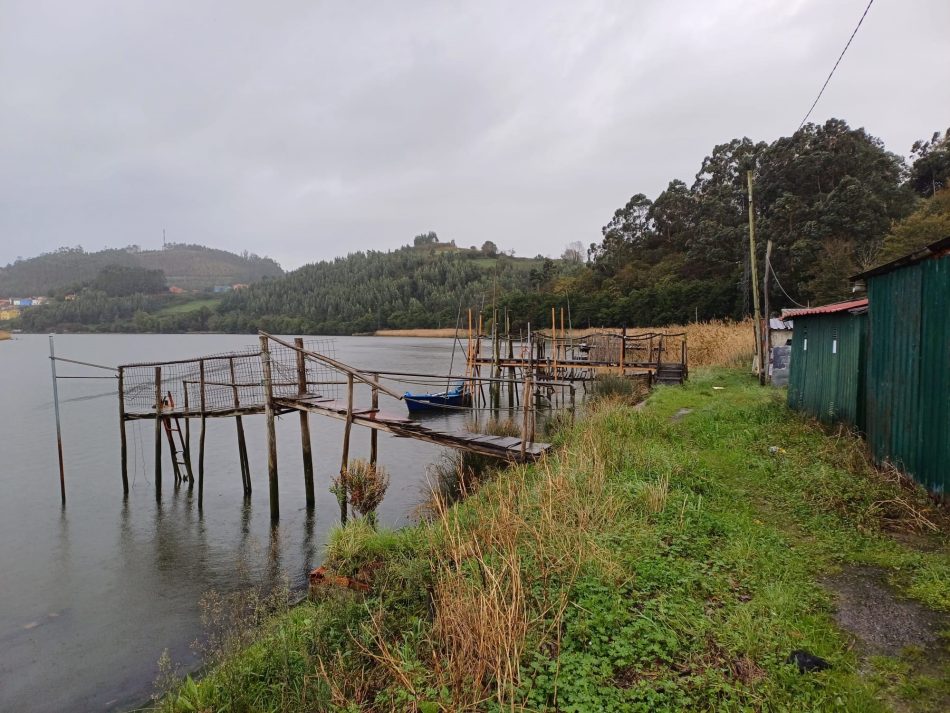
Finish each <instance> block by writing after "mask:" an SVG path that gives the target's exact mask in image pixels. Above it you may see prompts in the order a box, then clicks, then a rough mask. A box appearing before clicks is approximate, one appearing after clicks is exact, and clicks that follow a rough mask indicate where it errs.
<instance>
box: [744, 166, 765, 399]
mask: <svg viewBox="0 0 950 713" xmlns="http://www.w3.org/2000/svg"><path fill="white" fill-rule="evenodd" d="M746 178H747V179H748V181H749V270H750V272H751V277H752V308H753V312H754V319H755V358H756V362H757V370H756V373H757V374H758V375H759V378H760V380H761V378H762V313H761V312H760V311H759V272H758V270H757V269H756V266H755V211H754V206H753V203H752V171H746Z"/></svg>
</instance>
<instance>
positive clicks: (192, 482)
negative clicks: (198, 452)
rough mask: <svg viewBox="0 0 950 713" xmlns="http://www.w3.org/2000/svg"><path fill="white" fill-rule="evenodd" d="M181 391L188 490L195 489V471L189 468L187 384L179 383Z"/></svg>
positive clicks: (189, 439)
mask: <svg viewBox="0 0 950 713" xmlns="http://www.w3.org/2000/svg"><path fill="white" fill-rule="evenodd" d="M181 391H182V393H183V394H184V399H185V401H184V408H185V437H184V440H183V442H182V452H181V457H182V460H184V461H185V470H186V471H188V490H189V491H190V490H191V489H192V488H194V487H195V471H194V469H193V468H192V466H191V404H190V403H189V402H188V382H187V381H182V382H181Z"/></svg>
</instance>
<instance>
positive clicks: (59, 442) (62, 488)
mask: <svg viewBox="0 0 950 713" xmlns="http://www.w3.org/2000/svg"><path fill="white" fill-rule="evenodd" d="M49 366H50V370H51V372H52V375H53V410H54V411H55V412H56V452H57V454H58V455H59V494H60V497H61V498H62V501H63V507H66V466H65V464H64V463H63V430H62V427H61V426H60V421H59V384H58V382H57V380H56V348H55V347H54V346H53V335H52V334H51V335H49Z"/></svg>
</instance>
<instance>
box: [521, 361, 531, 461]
mask: <svg viewBox="0 0 950 713" xmlns="http://www.w3.org/2000/svg"><path fill="white" fill-rule="evenodd" d="M531 382H532V376H531V373H530V372H529V373H528V375H527V376H526V377H525V380H524V394H523V396H522V405H523V406H524V414H523V416H522V419H521V458H522V459H524V455H525V449H526V448H527V443H528V441H530V440H531V427H530V425H529V421H530V418H531V416H530V414H531V389H532V383H531Z"/></svg>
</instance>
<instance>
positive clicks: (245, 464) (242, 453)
mask: <svg viewBox="0 0 950 713" xmlns="http://www.w3.org/2000/svg"><path fill="white" fill-rule="evenodd" d="M228 371H229V372H230V374H231V396H232V400H233V401H234V409H235V410H237V409H238V408H240V406H241V398H240V396H239V395H238V387H237V377H236V376H235V373H234V357H229V358H228ZM234 423H235V427H236V428H237V442H238V461H239V462H240V466H241V487H242V488H244V496H245V497H247V496H248V495H250V494H251V465H250V461H249V460H248V457H247V441H246V440H245V439H244V419H243V418H241V417H240V416H236V417H235V419H234Z"/></svg>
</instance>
